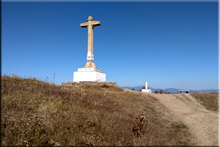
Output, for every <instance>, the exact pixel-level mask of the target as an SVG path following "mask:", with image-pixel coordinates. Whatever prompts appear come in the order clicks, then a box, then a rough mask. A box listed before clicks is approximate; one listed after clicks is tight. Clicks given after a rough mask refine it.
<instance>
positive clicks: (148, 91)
mask: <svg viewBox="0 0 220 147" xmlns="http://www.w3.org/2000/svg"><path fill="white" fill-rule="evenodd" d="M141 92H146V93H151V89H142V90H141Z"/></svg>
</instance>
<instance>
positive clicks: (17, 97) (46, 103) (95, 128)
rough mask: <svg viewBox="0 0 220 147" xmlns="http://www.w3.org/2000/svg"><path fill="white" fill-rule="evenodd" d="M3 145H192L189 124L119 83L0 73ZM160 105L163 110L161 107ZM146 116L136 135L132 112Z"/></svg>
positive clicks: (148, 98) (154, 100)
mask: <svg viewBox="0 0 220 147" xmlns="http://www.w3.org/2000/svg"><path fill="white" fill-rule="evenodd" d="M1 80H2V81H1V96H2V98H1V102H2V103H1V108H2V116H1V144H2V145H3V146H53V145H55V146H59V145H61V146H67V145H70V146H81V145H82V146H113V145H116V146H121V145H123V146H134V145H139V146H140V145H142V146H153V145H192V144H193V143H192V142H191V140H190V137H191V135H190V134H189V133H188V130H187V129H188V128H187V127H185V126H184V124H182V123H181V122H172V121H171V120H169V119H167V118H166V117H164V115H163V113H162V111H159V110H158V109H157V108H158V107H161V108H162V106H160V104H159V103H158V101H157V100H156V99H155V98H152V97H149V96H147V95H143V94H141V93H138V92H137V93H129V92H125V91H123V89H122V88H119V87H108V86H81V87H65V86H56V85H53V84H49V83H45V82H42V81H38V80H36V79H34V78H32V79H22V78H19V77H16V76H13V77H10V76H7V75H4V76H2V77H1ZM164 110H165V109H164ZM138 114H143V115H144V116H145V117H146V119H147V120H148V121H149V123H148V125H147V127H146V128H145V130H144V131H145V133H144V135H143V136H142V137H141V138H136V137H134V135H133V128H134V121H135V118H134V117H135V116H137V115H138Z"/></svg>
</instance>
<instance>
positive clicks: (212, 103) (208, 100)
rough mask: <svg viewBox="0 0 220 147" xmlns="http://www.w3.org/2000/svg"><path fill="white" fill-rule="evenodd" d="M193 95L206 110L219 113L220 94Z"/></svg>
mask: <svg viewBox="0 0 220 147" xmlns="http://www.w3.org/2000/svg"><path fill="white" fill-rule="evenodd" d="M191 95H192V96H193V97H194V98H195V99H196V100H197V101H198V102H199V103H200V104H202V105H203V106H204V107H205V108H206V109H208V110H211V111H216V112H218V93H215V92H205V93H191Z"/></svg>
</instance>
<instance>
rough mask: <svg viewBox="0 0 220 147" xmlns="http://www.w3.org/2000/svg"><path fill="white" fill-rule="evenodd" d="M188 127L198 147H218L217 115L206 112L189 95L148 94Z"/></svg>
mask: <svg viewBox="0 0 220 147" xmlns="http://www.w3.org/2000/svg"><path fill="white" fill-rule="evenodd" d="M149 95H150V96H152V97H155V98H157V99H158V100H159V101H160V102H161V103H162V104H163V105H164V106H166V107H167V108H168V109H170V110H171V111H172V112H174V113H173V114H174V117H176V118H177V119H179V120H181V121H182V122H183V123H184V124H185V125H187V126H188V127H189V129H190V130H191V133H192V134H193V135H194V136H195V137H196V138H197V145H199V146H218V113H215V112H211V111H208V110H207V109H205V108H204V107H203V106H201V105H200V104H199V103H198V102H197V101H196V100H195V99H194V98H193V97H192V96H191V95H189V94H153V93H152V94H149Z"/></svg>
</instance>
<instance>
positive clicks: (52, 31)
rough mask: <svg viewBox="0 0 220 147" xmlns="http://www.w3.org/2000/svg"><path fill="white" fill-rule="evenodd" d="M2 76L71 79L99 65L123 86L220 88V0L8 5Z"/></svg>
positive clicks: (4, 8) (4, 18)
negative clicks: (90, 50)
mask: <svg viewBox="0 0 220 147" xmlns="http://www.w3.org/2000/svg"><path fill="white" fill-rule="evenodd" d="M1 11H2V54H1V55H2V58H1V59H2V75H3V74H8V75H11V74H16V75H18V76H20V77H24V78H28V77H36V78H37V79H40V80H44V81H45V80H46V77H48V79H47V81H48V82H53V77H54V73H55V83H56V84H59V85H60V84H61V83H62V82H67V81H72V80H73V72H75V71H77V69H78V68H81V67H84V66H85V63H86V55H87V31H88V30H87V28H81V27H80V23H82V22H86V20H87V18H88V16H93V18H94V20H97V21H101V26H98V27H95V28H94V62H95V64H96V66H97V67H98V68H100V69H101V70H102V71H103V72H104V73H106V80H107V81H111V82H116V83H117V85H119V86H121V87H124V86H131V87H134V86H140V85H144V84H145V81H147V82H148V85H149V86H150V87H153V88H182V89H195V90H198V89H211V88H214V89H217V88H218V2H114V3H113V2H2V9H1Z"/></svg>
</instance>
